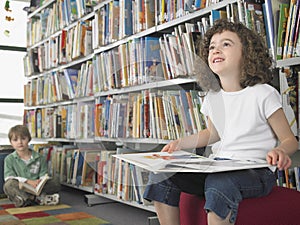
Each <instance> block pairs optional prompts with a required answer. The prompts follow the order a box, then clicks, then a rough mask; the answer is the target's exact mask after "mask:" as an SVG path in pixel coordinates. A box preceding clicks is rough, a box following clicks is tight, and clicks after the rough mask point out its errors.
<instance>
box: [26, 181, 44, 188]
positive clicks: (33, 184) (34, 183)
mask: <svg viewBox="0 0 300 225" xmlns="http://www.w3.org/2000/svg"><path fill="white" fill-rule="evenodd" d="M40 181H41V180H27V181H26V183H27V184H30V185H31V186H32V187H34V188H36V186H38V184H39V183H40Z"/></svg>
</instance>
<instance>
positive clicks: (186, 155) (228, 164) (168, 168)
mask: <svg viewBox="0 0 300 225" xmlns="http://www.w3.org/2000/svg"><path fill="white" fill-rule="evenodd" d="M113 156H114V157H116V158H118V159H121V160H123V161H126V162H129V163H131V164H133V165H136V166H139V167H141V168H144V169H146V170H149V171H151V172H154V173H159V172H197V173H215V172H224V171H232V170H242V169H251V168H263V167H271V165H270V164H268V163H267V162H266V161H265V160H244V159H241V160H239V159H229V158H207V157H204V156H199V155H196V154H194V153H190V152H187V151H175V152H174V153H172V154H169V153H167V152H146V153H129V154H116V155H113Z"/></svg>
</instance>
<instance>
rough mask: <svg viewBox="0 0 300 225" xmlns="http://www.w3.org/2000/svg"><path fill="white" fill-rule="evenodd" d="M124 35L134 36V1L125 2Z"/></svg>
mask: <svg viewBox="0 0 300 225" xmlns="http://www.w3.org/2000/svg"><path fill="white" fill-rule="evenodd" d="M124 7H125V9H124V11H125V15H124V17H125V18H124V35H125V36H128V35H132V34H133V25H132V1H131V0H124Z"/></svg>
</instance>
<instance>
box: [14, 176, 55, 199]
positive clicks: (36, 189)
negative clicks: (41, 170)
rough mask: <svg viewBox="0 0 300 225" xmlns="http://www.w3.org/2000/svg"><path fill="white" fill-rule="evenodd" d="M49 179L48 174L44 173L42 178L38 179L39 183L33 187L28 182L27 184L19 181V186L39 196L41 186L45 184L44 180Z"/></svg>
mask: <svg viewBox="0 0 300 225" xmlns="http://www.w3.org/2000/svg"><path fill="white" fill-rule="evenodd" d="M49 179H50V177H49V176H48V174H46V175H45V176H44V177H43V179H42V180H41V181H40V183H39V184H38V185H37V186H36V187H35V188H34V187H33V186H31V185H30V184H27V183H25V182H19V188H20V189H21V190H24V191H26V192H28V193H31V194H33V195H36V196H39V195H40V194H41V192H42V190H43V187H44V186H45V184H46V182H47V181H48V180H49Z"/></svg>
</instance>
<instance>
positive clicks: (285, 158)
mask: <svg viewBox="0 0 300 225" xmlns="http://www.w3.org/2000/svg"><path fill="white" fill-rule="evenodd" d="M266 160H267V162H268V163H269V164H271V165H273V166H276V165H277V168H278V169H280V170H285V169H288V168H289V167H290V166H291V164H292V160H291V158H290V157H289V155H288V154H286V153H285V152H284V150H282V149H280V148H274V149H272V150H271V151H269V152H268V153H267V157H266Z"/></svg>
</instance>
